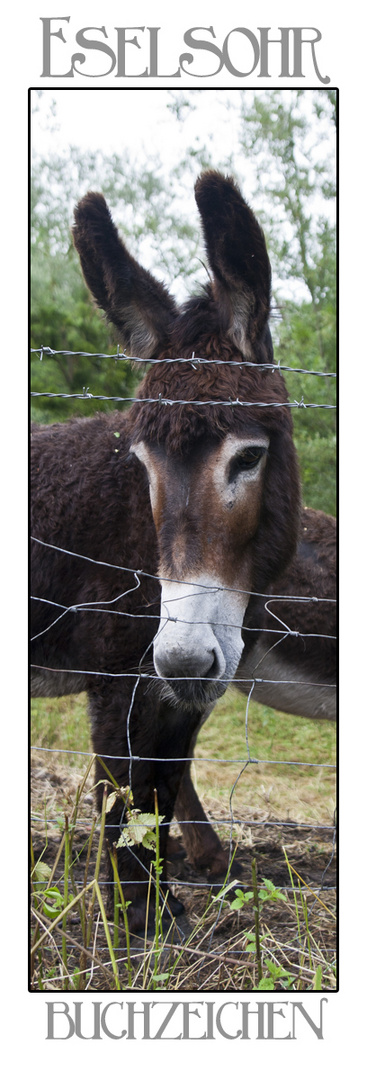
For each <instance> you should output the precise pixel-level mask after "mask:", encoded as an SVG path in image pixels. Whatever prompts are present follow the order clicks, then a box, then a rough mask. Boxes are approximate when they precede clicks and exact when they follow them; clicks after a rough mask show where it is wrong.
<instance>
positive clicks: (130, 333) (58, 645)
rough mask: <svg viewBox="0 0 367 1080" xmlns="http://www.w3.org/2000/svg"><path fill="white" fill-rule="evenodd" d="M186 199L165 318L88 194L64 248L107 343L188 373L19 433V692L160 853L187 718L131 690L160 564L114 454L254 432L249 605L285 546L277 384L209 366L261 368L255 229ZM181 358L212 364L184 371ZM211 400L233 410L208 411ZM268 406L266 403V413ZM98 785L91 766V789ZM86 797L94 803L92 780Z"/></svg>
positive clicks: (144, 516)
mask: <svg viewBox="0 0 367 1080" xmlns="http://www.w3.org/2000/svg"><path fill="white" fill-rule="evenodd" d="M196 199H197V203H198V206H199V210H200V213H201V216H202V223H203V228H204V235H205V240H206V247H207V253H208V258H209V263H210V266H211V270H212V275H213V277H212V281H211V284H210V285H209V286H208V287H207V289H205V290H204V292H203V293H202V294H201V295H200V296H198V297H196V298H194V299H191V300H189V301H188V303H187V304H185V305H184V306H183V307H182V308H178V306H177V304H176V302H175V300H173V298H172V297H170V295H169V293H168V291H167V290H166V289H165V288H164V287H163V286H162V285H161V284H160V283H159V282H157V281H156V280H155V279H154V278H153V277H152V275H151V274H149V273H147V271H145V270H143V268H142V267H140V266H139V264H138V263H136V261H135V260H134V259H133V258H132V257H131V255H130V254H129V253H128V252H127V250H126V248H125V246H124V245H123V243H122V241H121V240H120V238H119V236H118V233H117V230H116V228H115V226H114V225H113V223H112V220H111V217H110V214H109V211H108V209H107V206H106V203H105V201H104V199H103V196H102V195H98V194H95V193H89V194H88V195H86V197H85V198H84V199H82V200H81V202H80V203H79V205H78V207H77V208H76V211H75V226H74V242H75V246H76V248H77V250H78V252H79V256H80V260H81V265H82V268H83V273H84V276H85V279H86V281H87V284H88V285H89V288H90V289H91V291H92V293H93V296H94V298H95V300H96V302H97V304H98V305H99V306H101V307H102V308H103V309H104V311H105V312H106V315H107V317H108V318H109V319H110V320H111V321H112V322H113V323H114V325H115V327H116V329H117V331H118V334H119V340H120V342H121V343H123V345H124V347H125V348H126V349H127V350H129V351H130V352H132V353H133V354H134V355H137V354H138V355H140V356H141V357H143V358H148V359H149V358H153V357H156V358H162V359H164V358H166V359H167V358H169V357H172V358H180V357H187V358H188V363H187V364H179V363H177V364H160V365H156V366H154V365H153V366H152V367H151V368H150V369H149V371H148V373H147V375H146V376H145V378H144V380H143V382H142V384H141V386H140V389H139V394H138V399H139V400H138V401H137V402H136V404H134V405H133V406H132V408H131V409H130V410H129V412H128V413H113V414H109V415H103V416H102V415H99V416H98V415H97V416H95V417H93V418H92V419H87V420H82V419H74V420H71V421H69V422H67V423H65V424H53V425H51V426H49V427H47V428H39V429H36V430H35V433H34V437H33V442H34V448H33V457H32V515H33V516H32V535H33V536H34V537H35V538H36V540H37V541H38V542H34V544H33V545H32V547H33V549H34V550H33V554H34V563H33V571H32V592H33V595H34V596H35V597H37V598H38V599H36V600H35V601H34V605H33V606H34V626H33V636H34V640H33V655H32V662H33V664H34V669H33V670H34V673H35V676H36V686H35V692H36V693H38V694H42V693H43V694H46V695H47V694H50V695H55V694H63V693H68V692H72V691H73V690H80V689H86V690H87V693H88V697H89V707H90V715H91V722H92V734H93V745H94V750H95V752H96V753H97V754H99V755H104V757H105V759H106V763H107V765H108V767H109V769H110V770H111V771H112V772H113V773H114V776H115V777H116V779H117V781H118V783H119V784H120V785H122V786H124V785H127V784H130V783H131V786H132V790H133V793H134V800H135V806H137V807H139V808H140V809H141V810H145V811H151V810H152V809H153V807H154V790H155V789H156V790H157V792H158V803H159V812H160V814H163V815H164V818H165V822H164V826H163V827H162V838H161V854H162V856H163V857H164V855H165V848H166V839H167V832H168V825H169V822H170V821H171V818H172V814H173V810H174V804H175V800H176V796H177V792H178V789H179V785H180V779H181V776H182V771H183V766H184V761H176V760H175V761H171V760H169V759H172V758H173V759H180V758H182V759H185V757H186V755H187V754H188V751H189V748H190V744H191V741H192V738H193V736H194V733H195V731H196V730H197V729H198V727H199V726H200V721H201V712H200V710H199V709H198V708H197V707H196V706H195V707H194V706H193V708H192V710H191V712H190V711H188V710H187V708H186V710H185V711H182V712H181V710H180V707H179V706H177V707H175V708H174V707H173V706H172V705H170V704H168V703H167V702H165V701H164V700H162V699H161V697H160V695H159V691H158V689H157V683H156V682H153V683H152V684H151V686H150V688H149V693H147V688H148V681H147V678H146V677H145V676H147V675H148V674H149V672H151V673H152V671H153V665H152V641H153V638H154V635H155V633H156V630H157V626H158V619H159V611H160V586H159V582H158V580H157V579H156V577H155V575H156V574H157V569H158V563H159V557H160V552H159V543H158V538H157V535H156V532H155V528H154V525H153V520H152V515H151V509H150V501H149V493H148V483H147V478H146V473H145V469H144V467H143V465H142V464H141V463H140V462H139V461H138V460H137V458H136V457H135V456H134V455H133V454H131V452H130V446H131V444H132V443H134V442H136V441H138V440H140V439H144V440H145V441H146V442H147V443H148V445H150V444H151V445H154V446H155V447H161V448H164V450H165V452H166V454H167V455H169V456H171V458H172V459H173V460H175V459H177V460H179V459H180V460H182V459H183V458H187V457H190V454H192V453H193V451H194V450H195V447H197V445H198V444H199V443H200V444H201V445H203V446H205V445H206V443H208V444H209V443H210V445H212V444H213V442H214V443H219V441H220V440H221V439H222V438H223V436H224V435H225V434H227V433H229V432H231V433H234V434H244V433H245V434H248V433H250V434H251V433H257V432H259V431H260V432H265V433H266V434H267V435H268V436H269V438H270V445H269V453H268V460H267V466H266V476H265V487H264V498H263V504H262V510H261V518H260V522H259V528H258V530H257V534H256V537H255V538H254V540H253V552H254V574H253V589H254V591H255V592H256V591H265V590H266V589H267V588H268V587H269V586H270V584H271V582H272V581H274V580H275V579H276V578H278V577H279V575H280V574H281V573H282V572H283V571H284V570H285V568H286V567H287V565H288V564H289V562H290V560H291V559H292V556H293V554H294V551H295V548H296V544H297V539H298V534H299V507H300V493H299V478H298V467H297V461H296V455H295V451H294V446H293V442H292V419H291V410H290V409H289V408H288V407H287V406H286V404H285V403H286V401H287V397H286V390H285V386H284V382H283V380H282V378H281V376H280V374H279V373H278V372H272V371H271V370H270V371H264V370H261V369H258V368H251V367H245V366H243V367H233V368H231V367H228V366H223V367H222V366H220V363H219V361H223V360H228V359H230V360H237V361H238V360H239V361H241V360H242V361H243V360H244V359H247V360H251V361H252V362H259V361H261V362H266V363H269V364H271V363H272V359H273V354H272V345H271V338H270V332H269V328H268V317H269V309H270V267H269V261H268V256H267V253H266V247H265V242H264V238H263V234H262V231H261V229H260V227H259V225H258V223H257V222H256V219H255V218H254V215H253V214H252V212H251V211H250V210H249V208H248V207H247V205H246V204H245V202H244V200H243V199H242V196H241V194H240V192H239V190H238V188H237V187H236V185H235V184H234V182H233V181H232V180H231V179H225V178H224V177H222V176H220V174H217V173H214V172H209V173H205V174H203V176H202V177H201V178H199V180H198V182H197V185H196ZM193 351H194V352H195V354H196V356H201V357H204V358H205V357H207V358H209V359H210V360H213V361H214V364H213V365H208V366H205V365H203V366H200V367H197V368H195V367H194V366H193V364H192V362H191V360H190V359H189V358H191V357H192V353H193ZM146 399H149V401H148V402H147V401H146ZM155 399H158V401H157V400H155ZM162 399H163V400H164V399H168V400H169V401H170V402H173V404H164V403H163V402H162ZM229 399H231V401H232V402H233V405H230V406H228V405H224V404H222V403H223V402H225V401H228V400H229ZM195 401H198V402H215V404H210V405H208V404H206V405H202V406H200V405H196V404H194V402H195ZM178 402H188V404H179V403H178ZM190 402H192V403H193V404H192V405H191V404H190ZM239 402H249V403H250V404H249V405H243V404H239ZM254 402H259V403H261V404H262V406H265V407H261V408H260V407H256V406H255V405H254V404H253V403H254ZM272 402H274V404H275V405H276V407H273V408H272V407H270V406H269V405H268V404H267V403H272ZM117 434H118V436H119V437H118V438H117ZM39 541H41V542H43V543H40V542H39ZM46 545H54V546H55V548H56V549H62V550H54V549H53V548H52V547H48V546H46ZM70 553H72V554H70ZM89 560H91V561H89ZM136 572H138V573H136ZM296 591H297V590H296ZM252 603H253V604H254V614H255V613H256V616H257V614H258V612H257V607H256V599H255V598H254V600H253V601H250V604H249V608H248V617H249V619H250V620H251V618H252V614H251V611H252ZM139 673H140V674H141V675H142V677H141V679H140V681H139V680H137V676H138V675H139ZM131 754H132V755H133V757H134V760H133V762H132V764H131V762H129V759H130V757H131ZM147 759H148V760H147ZM159 759H162V760H159ZM104 777H105V773H104V770H103V767H102V766H101V765H97V770H96V779H97V780H99V779H102V778H104ZM97 798H98V800H99V804H100V802H101V798H102V786H101V785H99V786H98V788H97ZM123 817H124V811H123V806H122V804H121V805H118V804H117V803H116V804H115V807H114V808H113V810H112V811H111V813H110V814H109V816H108V829H107V839H108V841H109V842H110V843H111V842H113V841H114V840H116V839H117V838H118V836H119V835H120V831H121V824H122V820H123ZM149 861H150V856H149V853H147V852H145V851H144V850H143V849H142V848H139V849H136V848H134V849H132V850H131V849H128V848H120V849H119V873H120V876H121V880H122V881H123V882H125V883H126V882H127V883H128V884H127V885H126V887H125V896H126V899H130V900H132V901H133V904H132V907H131V908H130V909H129V911H130V923H131V927H132V929H140V928H141V927H142V926H143V925H144V919H145V903H146V882H147V867H148V864H149ZM110 876H111V875H110V871H108V877H110ZM170 903H171V906H172V910H173V911H176V912H178V911H179V910H181V905H180V904H179V903H178V902H177V901H175V900H174V898H173V897H171V898H170Z"/></svg>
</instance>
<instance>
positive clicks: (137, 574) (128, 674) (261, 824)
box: [31, 346, 336, 889]
mask: <svg viewBox="0 0 367 1080" xmlns="http://www.w3.org/2000/svg"><path fill="white" fill-rule="evenodd" d="M31 353H32V355H33V356H34V357H36V356H37V357H38V358H39V361H40V362H42V360H43V358H44V357H48V358H55V359H57V357H58V356H63V357H78V356H80V357H89V358H93V359H101V360H103V359H108V360H111V359H112V360H113V359H114V360H116V361H126V362H134V364H144V365H146V364H147V361H146V360H142V359H141V358H140V357H135V356H134V357H130V356H127V355H126V354H125V353H124V352H120V349H119V348H118V349H117V352H116V353H114V354H112V355H111V354H109V353H108V354H106V353H86V352H70V351H69V350H53V349H50V348H49V347H47V346H42V347H41V348H40V349H32V350H31ZM188 362H189V363H191V364H192V367H193V368H194V369H195V368H197V367H199V366H200V365H210V364H213V363H215V365H216V366H217V367H218V366H220V365H221V363H222V364H223V366H224V365H230V366H238V367H241V368H243V367H253V366H256V367H257V368H259V367H260V366H261V367H263V368H264V369H270V370H271V371H280V372H292V374H295V373H296V374H302V375H307V376H312V377H314V378H322V379H325V378H326V379H327V378H331V379H335V378H336V376H335V374H334V373H329V372H323V371H309V370H308V369H303V368H288V367H286V366H284V365H280V364H272V365H269V364H264V365H258V364H256V365H254V364H252V363H250V362H249V361H222V362H220V361H219V362H218V361H211V360H208V359H205V358H202V357H197V356H195V355H194V354H192V357H191V358H190V359H189V361H188V359H187V358H178V359H175V360H174V361H172V360H171V359H170V358H168V359H166V360H163V361H162V360H160V361H154V360H153V361H149V364H156V363H175V364H180V363H183V364H187V363H188ZM31 396H32V397H34V398H68V399H76V400H83V399H93V400H96V401H103V402H114V403H124V404H132V403H133V402H136V401H139V403H140V404H142V403H144V402H146V403H150V404H152V403H154V404H159V405H161V406H162V407H174V406H175V405H177V404H179V405H184V404H190V406H192V405H193V404H197V405H200V406H203V405H204V406H212V405H221V406H228V407H229V408H230V407H233V406H234V405H236V406H238V405H240V406H243V407H244V408H246V407H247V406H251V408H253V407H254V406H258V407H259V408H264V407H265V408H268V407H269V406H273V407H274V408H279V407H282V408H284V407H287V408H291V409H292V408H303V409H330V410H332V409H335V406H334V405H332V404H326V403H317V402H311V401H304V399H303V397H302V398H301V399H300V400H299V401H297V400H294V401H289V402H288V401H284V402H282V403H279V402H271V401H269V402H267V403H266V404H265V403H264V402H254V401H243V400H239V399H238V398H237V399H234V400H231V399H230V398H229V399H228V400H221V401H217V400H214V401H205V400H204V401H195V402H193V401H190V402H187V401H185V400H181V399H169V398H165V397H164V396H162V395H159V396H158V397H154V398H141V397H134V396H129V397H126V396H125V397H123V396H121V397H120V396H111V397H108V396H105V395H100V394H93V393H91V392H90V390H89V387H83V389H82V391H81V392H80V393H70V394H67V393H61V392H60V393H52V392H46V391H44V392H35V391H31ZM31 539H32V540H34V541H35V542H36V543H37V544H38V545H40V546H43V547H45V548H49V549H51V550H54V551H55V552H59V553H62V554H63V555H64V556H66V557H68V558H71V559H73V560H75V563H76V566H77V565H78V562H79V560H84V561H87V562H88V563H90V564H93V565H95V567H96V568H100V567H104V568H108V569H109V570H114V571H116V572H118V573H121V572H124V573H128V574H131V581H132V584H131V588H129V589H127V590H126V591H125V592H124V593H122V594H119V595H118V596H116V595H113V596H111V598H110V600H107V601H105V600H104V601H103V604H101V602H100V601H99V600H98V599H97V598H96V599H94V600H88V602H83V603H78V602H76V603H75V604H72V605H69V606H67V605H64V604H62V603H58V602H56V601H50V600H48V599H47V598H44V597H42V596H32V597H31V599H32V600H34V601H37V602H40V603H42V604H47V605H49V607H50V621H49V622H48V623H47V626H46V627H44V628H43V629H42V631H41V632H40V633H39V634H36V635H35V638H39V637H43V638H46V639H47V634H48V633H49V632H50V631H51V630H52V629H53V628H54V627H55V626H56V624H60V623H61V622H62V620H63V619H65V617H66V616H68V615H70V613H72V614H77V613H82V612H88V613H89V614H92V613H101V612H104V613H105V612H106V611H108V610H109V612H110V614H111V615H113V616H114V617H115V618H117V619H118V618H120V619H121V618H124V619H126V618H128V619H136V620H145V622H146V623H147V622H148V620H151V622H152V637H151V643H150V647H151V646H152V644H153V642H154V640H155V638H156V628H157V625H158V626H159V623H160V618H161V616H160V614H154V613H153V614H150V613H149V612H144V613H139V612H138V611H137V610H136V611H130V610H127V608H125V606H124V607H123V608H122V607H121V602H122V600H123V599H124V597H125V596H128V595H130V594H131V593H132V592H134V591H137V590H140V589H141V587H142V582H143V581H144V579H149V580H150V581H153V582H154V581H155V582H156V583H157V592H158V591H159V590H160V587H161V583H162V580H169V581H170V582H171V584H172V581H173V579H162V578H161V577H158V576H157V575H155V574H152V573H149V572H147V571H146V570H144V568H141V567H136V568H133V569H132V568H131V567H126V566H123V565H118V564H115V563H110V562H108V561H102V560H97V559H93V558H91V557H89V556H86V555H85V554H82V553H80V552H78V551H71V550H68V549H66V548H61V547H57V546H56V545H52V544H48V543H46V542H45V541H44V540H42V539H41V538H39V537H32V538H31ZM176 583H177V584H179V585H187V586H188V587H190V586H192V585H193V583H192V582H190V581H187V582H185V581H182V580H180V581H177V582H176ZM211 588H212V587H211ZM219 588H220V589H222V588H223V590H224V591H227V592H230V591H231V590H230V589H225V587H224V586H223V587H222V586H221V587H218V590H219ZM203 591H205V586H203ZM232 591H233V592H236V593H237V594H238V593H239V592H240V591H241V590H239V589H235V590H232ZM247 595H248V594H247ZM251 595H255V596H256V597H258V598H263V600H264V607H265V611H266V612H267V614H268V616H269V617H272V619H273V625H271V626H269V625H267V626H265V627H264V626H260V627H257V628H256V627H254V628H252V631H253V633H256V634H259V633H261V634H264V635H265V639H266V638H267V639H268V641H269V649H268V648H267V646H266V647H265V651H266V652H268V651H270V652H271V651H272V649H275V650H276V648H277V645H278V644H279V642H280V641H281V642H282V643H283V642H284V641H285V640H286V639H288V638H292V639H294V638H299V639H301V640H303V639H306V638H313V639H320V648H321V645H322V639H325V640H328V641H332V640H335V636H334V635H333V634H324V633H322V634H320V633H318V632H314V633H313V632H312V633H310V632H307V633H303V632H302V630H300V629H299V627H298V626H297V625H289V624H288V623H287V622H284V621H283V620H282V619H281V618H280V617H279V616H278V615H276V614H275V612H273V611H272V609H271V606H270V605H271V603H272V602H274V601H276V600H279V599H282V600H284V599H286V600H287V601H288V602H290V603H294V605H295V604H298V605H299V604H302V605H310V604H313V605H315V606H316V607H317V606H320V605H326V606H329V608H330V610H331V608H332V607H335V603H336V601H335V598H334V596H330V597H324V596H307V597H305V596H302V595H300V596H296V595H289V596H288V595H287V596H285V595H284V594H279V595H277V594H273V593H254V594H251ZM117 602H118V603H119V607H118V609H117V608H116V606H115V605H116V603H117ZM177 621H178V622H184V621H187V620H183V619H181V618H178V620H177ZM189 622H190V625H191V624H192V625H200V622H199V621H196V622H195V621H194V620H189ZM154 624H155V625H154ZM218 625H221V624H219V623H218ZM233 625H234V626H236V624H233ZM237 629H239V630H240V629H241V627H237ZM280 634H281V637H280V636H279V635H280ZM272 640H273V642H274V643H273V644H272ZM147 651H148V650H147V649H145V650H144V655H143V656H141V657H136V667H135V665H134V669H133V670H130V671H126V670H122V671H119V672H116V671H108V670H106V671H105V670H94V669H91V670H87V669H80V668H78V667H76V668H69V667H68V668H67V669H65V668H57V669H56V668H53V669H51V668H47V667H45V666H43V667H41V666H40V665H32V667H34V668H36V669H37V671H38V673H41V674H43V675H51V674H52V675H56V674H57V675H58V676H63V675H68V676H70V675H73V676H75V677H76V679H79V680H80V685H82V684H83V680H84V681H86V680H88V681H90V679H91V678H93V676H96V677H98V678H101V677H103V678H108V679H111V680H113V679H115V680H130V682H131V680H133V689H132V692H131V698H130V705H129V708H128V713H127V716H126V728H127V733H128V745H129V752H128V754H127V755H126V756H125V757H124V756H118V757H117V756H116V755H110V754H108V753H105V752H103V759H104V760H106V761H111V762H113V761H114V760H118V761H125V762H126V763H127V766H128V773H129V784H130V787H133V775H132V774H133V767H134V764H136V763H138V762H139V763H142V762H145V761H146V762H151V761H152V759H151V758H150V757H143V756H141V755H136V754H134V753H133V752H132V749H131V743H130V733H129V731H130V720H131V714H132V711H133V707H134V700H135V696H136V692H137V689H138V687H139V688H140V687H141V686H144V685H145V684H146V686H147V688H148V687H151V686H152V685H154V684H157V685H158V686H159V685H160V684H162V679H161V678H160V677H159V676H158V674H157V673H156V672H154V671H152V670H151V667H150V669H149V670H145V669H144V663H145V659H146V653H147ZM177 681H179V682H180V683H182V676H181V677H180V678H179V679H178V680H177ZM195 681H196V680H195V677H194V676H190V683H195ZM197 681H199V682H200V683H203V682H205V681H206V680H205V679H203V678H202V677H200V679H199V678H198V680H197ZM208 681H210V680H209V679H208ZM170 682H171V683H174V682H175V680H174V679H173V678H172V679H171V678H170ZM231 685H232V686H234V687H237V688H238V689H240V690H242V691H244V692H245V693H246V694H247V702H246V705H244V714H245V716H244V749H245V753H244V755H243V756H241V757H233V758H232V757H223V758H222V757H221V758H220V759H219V758H217V757H210V756H209V757H206V756H200V758H198V756H197V755H195V756H193V757H190V758H184V759H183V758H166V757H164V758H154V759H153V760H154V761H155V762H157V763H159V762H161V761H162V762H163V761H164V762H166V763H167V762H170V761H171V762H172V763H174V762H175V763H177V762H178V761H183V760H185V761H190V762H194V763H195V768H196V769H198V768H199V767H201V766H202V765H204V764H213V763H215V765H216V767H219V766H220V765H221V766H231V767H236V768H238V772H237V776H236V779H235V781H234V783H233V784H232V787H231V790H230V793H229V796H228V812H227V814H223V813H221V814H220V816H215V819H214V822H213V823H214V824H215V826H216V827H217V828H220V829H221V830H222V831H223V830H227V834H228V837H229V862H230V860H231V857H232V852H233V849H234V839H235V836H236V833H238V831H240V833H242V835H243V834H244V832H245V830H246V829H249V828H250V829H253V828H255V829H256V828H261V829H263V828H267V827H268V828H269V829H281V830H282V831H283V830H284V831H285V832H287V831H290V832H292V831H293V832H294V831H295V830H298V829H299V830H303V831H305V832H306V831H308V830H309V831H310V832H317V831H320V833H322V835H323V836H324V837H326V836H329V837H330V844H331V848H330V851H329V853H328V856H327V859H326V863H325V867H324V872H323V874H322V877H321V882H319V886H318V887H319V888H328V887H330V888H331V887H332V886H328V885H327V884H326V883H325V881H324V879H325V876H326V874H327V870H328V868H329V866H330V863H331V862H332V860H333V858H334V849H335V825H334V823H332V822H330V821H328V822H324V823H320V822H318V823H317V824H315V823H313V822H312V821H310V822H309V823H308V822H298V821H293V820H289V819H288V820H286V819H285V820H277V819H276V818H275V819H274V818H271V819H269V820H266V815H265V816H264V815H259V817H257V818H256V817H255V818H251V817H247V816H242V815H241V816H239V815H238V814H237V813H236V812H235V808H234V798H235V793H236V789H237V788H238V784H239V781H240V780H241V779H242V778H243V776H244V773H245V771H246V770H247V769H248V768H249V766H261V767H271V768H273V767H276V768H280V767H286V768H292V769H294V770H296V771H297V769H305V768H307V769H310V770H326V771H328V772H330V771H333V770H334V771H335V762H334V761H332V762H325V761H312V760H311V761H310V760H293V759H292V756H291V755H290V756H289V757H284V758H279V759H278V758H271V757H260V756H257V755H255V754H252V753H251V748H250V734H249V718H250V714H251V702H252V699H254V700H255V699H256V693H257V691H258V690H259V688H261V687H264V686H277V687H284V686H287V687H290V686H294V687H297V686H298V687H300V686H303V687H305V686H306V687H307V690H310V689H312V687H314V688H317V690H318V691H319V690H320V688H321V687H322V686H324V687H325V689H326V690H327V691H328V692H330V691H336V686H335V685H334V684H331V683H330V682H329V681H327V680H326V681H325V683H322V682H319V681H315V682H312V681H310V680H308V679H306V680H305V679H302V678H296V679H293V678H287V679H280V678H278V679H275V678H269V679H267V678H261V676H260V675H256V673H252V674H251V676H246V677H241V675H238V674H237V675H236V676H235V677H234V678H233V679H232V680H231ZM31 749H32V750H33V751H34V752H40V751H42V753H47V754H50V755H52V754H60V753H63V754H73V755H75V754H78V755H80V757H81V759H83V758H89V757H90V756H91V753H92V752H90V751H86V750H81V749H78V748H77V747H76V748H74V749H69V750H65V749H63V748H62V747H59V748H56V747H47V746H46V747H45V746H42V747H41V746H38V745H35V746H33V747H32V748H31ZM290 799H291V795H290ZM42 820H44V819H42ZM212 820H213V819H212ZM34 822H35V825H36V826H37V825H39V824H40V823H41V816H40V815H39V813H37V812H36V813H35V815H34ZM55 822H56V819H53V818H52V816H50V817H49V819H48V824H49V825H51V824H52V823H55ZM83 823H84V820H83V819H80V820H79V819H78V822H77V824H79V825H82V824H83ZM123 824H124V823H123V820H122V819H121V821H120V823H118V824H116V826H115V828H116V830H117V831H118V832H120V831H121V828H122V827H123ZM190 824H194V825H199V826H200V825H201V824H202V822H201V821H198V820H197V819H192V821H190V820H189V821H187V820H186V819H185V821H181V822H180V821H178V825H181V826H185V827H186V826H187V825H190ZM163 827H164V823H163ZM135 857H136V859H137V862H138V863H140V860H139V856H138V854H135ZM140 880H141V879H140ZM222 883H223V882H218V883H217V884H218V885H221V884H222ZM166 884H168V885H172V884H175V881H168V882H167V883H166ZM185 884H186V885H189V886H192V887H194V888H198V887H201V888H204V889H206V888H211V887H213V883H212V882H211V883H210V885H209V884H208V882H207V881H194V882H192V881H189V880H187V881H185Z"/></svg>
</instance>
